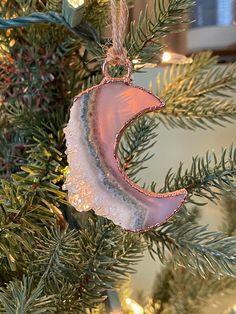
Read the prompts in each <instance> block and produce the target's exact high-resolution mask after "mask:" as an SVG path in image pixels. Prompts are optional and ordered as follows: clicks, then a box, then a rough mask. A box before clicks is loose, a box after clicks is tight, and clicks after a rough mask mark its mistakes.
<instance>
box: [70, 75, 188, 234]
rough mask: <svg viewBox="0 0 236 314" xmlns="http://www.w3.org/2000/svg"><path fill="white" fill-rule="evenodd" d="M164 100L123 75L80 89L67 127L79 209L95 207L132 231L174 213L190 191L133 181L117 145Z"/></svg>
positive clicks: (73, 195)
mask: <svg viewBox="0 0 236 314" xmlns="http://www.w3.org/2000/svg"><path fill="white" fill-rule="evenodd" d="M163 106H164V104H163V102H162V101H161V100H160V99H159V98H158V97H156V96H154V95H153V94H151V93H150V92H149V91H146V90H144V89H142V88H140V87H136V86H133V85H130V84H129V83H126V82H124V81H122V80H112V81H110V82H103V83H101V84H100V85H97V86H95V87H93V88H91V89H89V90H87V91H85V92H83V93H82V94H80V95H79V96H78V97H77V98H76V99H75V102H74V104H73V107H72V108H71V115H70V120H69V123H68V126H67V128H66V129H65V134H66V141H67V148H68V149H67V153H68V162H69V171H70V173H69V175H68V177H67V180H66V188H67V189H68V195H69V201H70V202H71V204H72V205H73V206H74V207H75V208H76V209H77V210H79V211H84V210H89V209H94V210H95V212H96V213H97V214H98V215H102V216H105V217H107V218H109V219H111V220H112V221H113V222H114V223H115V224H117V225H119V226H121V227H122V228H123V229H126V230H130V231H145V230H147V229H150V228H153V227H155V226H159V225H161V224H163V223H164V222H166V221H167V220H168V219H169V218H170V217H172V216H173V215H174V214H175V213H176V212H177V210H178V209H179V208H180V206H181V205H182V203H183V202H184V200H185V198H186V196H187V191H186V190H185V189H181V190H178V191H174V192H169V193H153V192H149V191H146V190H144V189H142V188H141V187H140V186H138V185H137V184H135V183H133V182H132V181H131V180H130V179H129V178H128V177H127V175H126V174H125V172H124V171H123V170H122V169H121V168H120V167H119V161H118V157H117V147H118V144H119V140H120V138H121V136H122V134H123V132H124V130H125V129H126V128H127V127H128V126H129V125H130V124H131V123H132V121H133V120H134V119H135V118H137V117H138V116H141V115H143V114H144V113H146V112H151V111H155V110H159V109H161V108H162V107H163Z"/></svg>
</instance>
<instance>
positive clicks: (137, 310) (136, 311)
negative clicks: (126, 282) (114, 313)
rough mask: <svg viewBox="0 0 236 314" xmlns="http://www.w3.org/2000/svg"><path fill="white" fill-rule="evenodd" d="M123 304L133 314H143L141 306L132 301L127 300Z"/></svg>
mask: <svg viewBox="0 0 236 314" xmlns="http://www.w3.org/2000/svg"><path fill="white" fill-rule="evenodd" d="M125 303H126V304H127V307H128V308H129V310H131V311H132V312H133V314H144V309H143V308H142V306H140V305H139V304H138V303H137V302H135V301H134V300H132V299H130V298H127V299H126V300H125Z"/></svg>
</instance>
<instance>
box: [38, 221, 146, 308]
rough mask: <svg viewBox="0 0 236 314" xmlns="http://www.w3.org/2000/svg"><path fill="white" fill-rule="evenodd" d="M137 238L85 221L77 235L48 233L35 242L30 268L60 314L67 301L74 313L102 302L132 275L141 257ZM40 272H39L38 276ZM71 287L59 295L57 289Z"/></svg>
mask: <svg viewBox="0 0 236 314" xmlns="http://www.w3.org/2000/svg"><path fill="white" fill-rule="evenodd" d="M143 249H144V246H143V244H142V243H141V242H140V239H139V238H138V237H137V236H136V235H133V234H128V233H123V232H122V231H121V230H120V229H119V228H117V227H114V225H113V224H111V223H108V222H107V220H105V219H102V218H97V217H96V219H88V220H87V222H86V223H85V225H84V226H83V228H82V229H81V230H80V231H79V232H75V231H71V232H68V231H64V232H60V231H59V230H54V231H53V230H50V231H48V232H47V234H46V236H43V237H40V238H38V239H37V245H36V250H35V258H34V263H33V269H34V270H35V276H39V278H41V279H40V280H41V281H42V280H43V281H44V282H45V284H44V287H45V293H46V294H47V295H48V294H53V295H55V298H56V300H57V301H56V304H55V306H56V307H57V308H58V309H61V311H63V308H65V309H66V306H68V304H67V303H68V300H73V302H72V304H73V306H74V309H75V308H76V309H77V310H78V309H80V310H81V308H83V307H86V306H87V304H90V305H91V307H92V306H94V305H96V304H97V303H98V302H102V301H103V300H104V296H105V294H106V290H107V289H110V288H112V287H114V286H115V285H116V284H118V283H119V281H120V280H121V279H122V278H125V277H126V276H127V275H128V274H129V273H132V272H133V268H132V266H131V265H134V264H136V262H137V261H138V260H139V259H140V258H141V257H142V253H141V252H142V250H143ZM39 269H40V273H39ZM61 286H64V287H65V286H66V287H68V288H69V287H73V289H69V291H70V292H69V293H70V294H71V295H70V296H69V295H68V293H66V295H62V296H61V299H59V295H60V294H61V291H60V289H61V288H60V287H61Z"/></svg>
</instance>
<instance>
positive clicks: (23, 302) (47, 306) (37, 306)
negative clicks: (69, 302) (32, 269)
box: [0, 277, 55, 314]
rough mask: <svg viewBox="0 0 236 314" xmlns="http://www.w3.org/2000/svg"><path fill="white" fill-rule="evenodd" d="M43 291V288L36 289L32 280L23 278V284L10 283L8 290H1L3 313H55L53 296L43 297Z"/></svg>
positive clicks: (18, 282)
mask: <svg viewBox="0 0 236 314" xmlns="http://www.w3.org/2000/svg"><path fill="white" fill-rule="evenodd" d="M42 290H43V287H36V288H34V286H33V279H32V278H26V277H23V280H22V282H20V281H19V280H15V281H12V282H10V283H9V284H8V285H7V287H6V288H0V309H1V306H2V311H1V313H5V314H15V313H19V314H23V313H32V314H33V313H34V314H41V313H55V308H54V307H53V305H52V300H53V296H41V294H42Z"/></svg>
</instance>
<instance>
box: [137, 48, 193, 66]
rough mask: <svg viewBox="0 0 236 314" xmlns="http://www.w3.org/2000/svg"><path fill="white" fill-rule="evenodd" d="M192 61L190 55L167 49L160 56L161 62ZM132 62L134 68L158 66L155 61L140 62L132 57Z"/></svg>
mask: <svg viewBox="0 0 236 314" xmlns="http://www.w3.org/2000/svg"><path fill="white" fill-rule="evenodd" d="M192 62H193V59H192V58H191V57H186V56H185V55H182V54H179V53H174V52H169V51H165V52H164V53H163V54H162V56H161V63H162V64H191V63H192ZM132 63H133V65H134V67H135V68H136V69H141V68H156V67H158V64H156V63H141V61H140V60H138V59H134V60H133V61H132Z"/></svg>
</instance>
